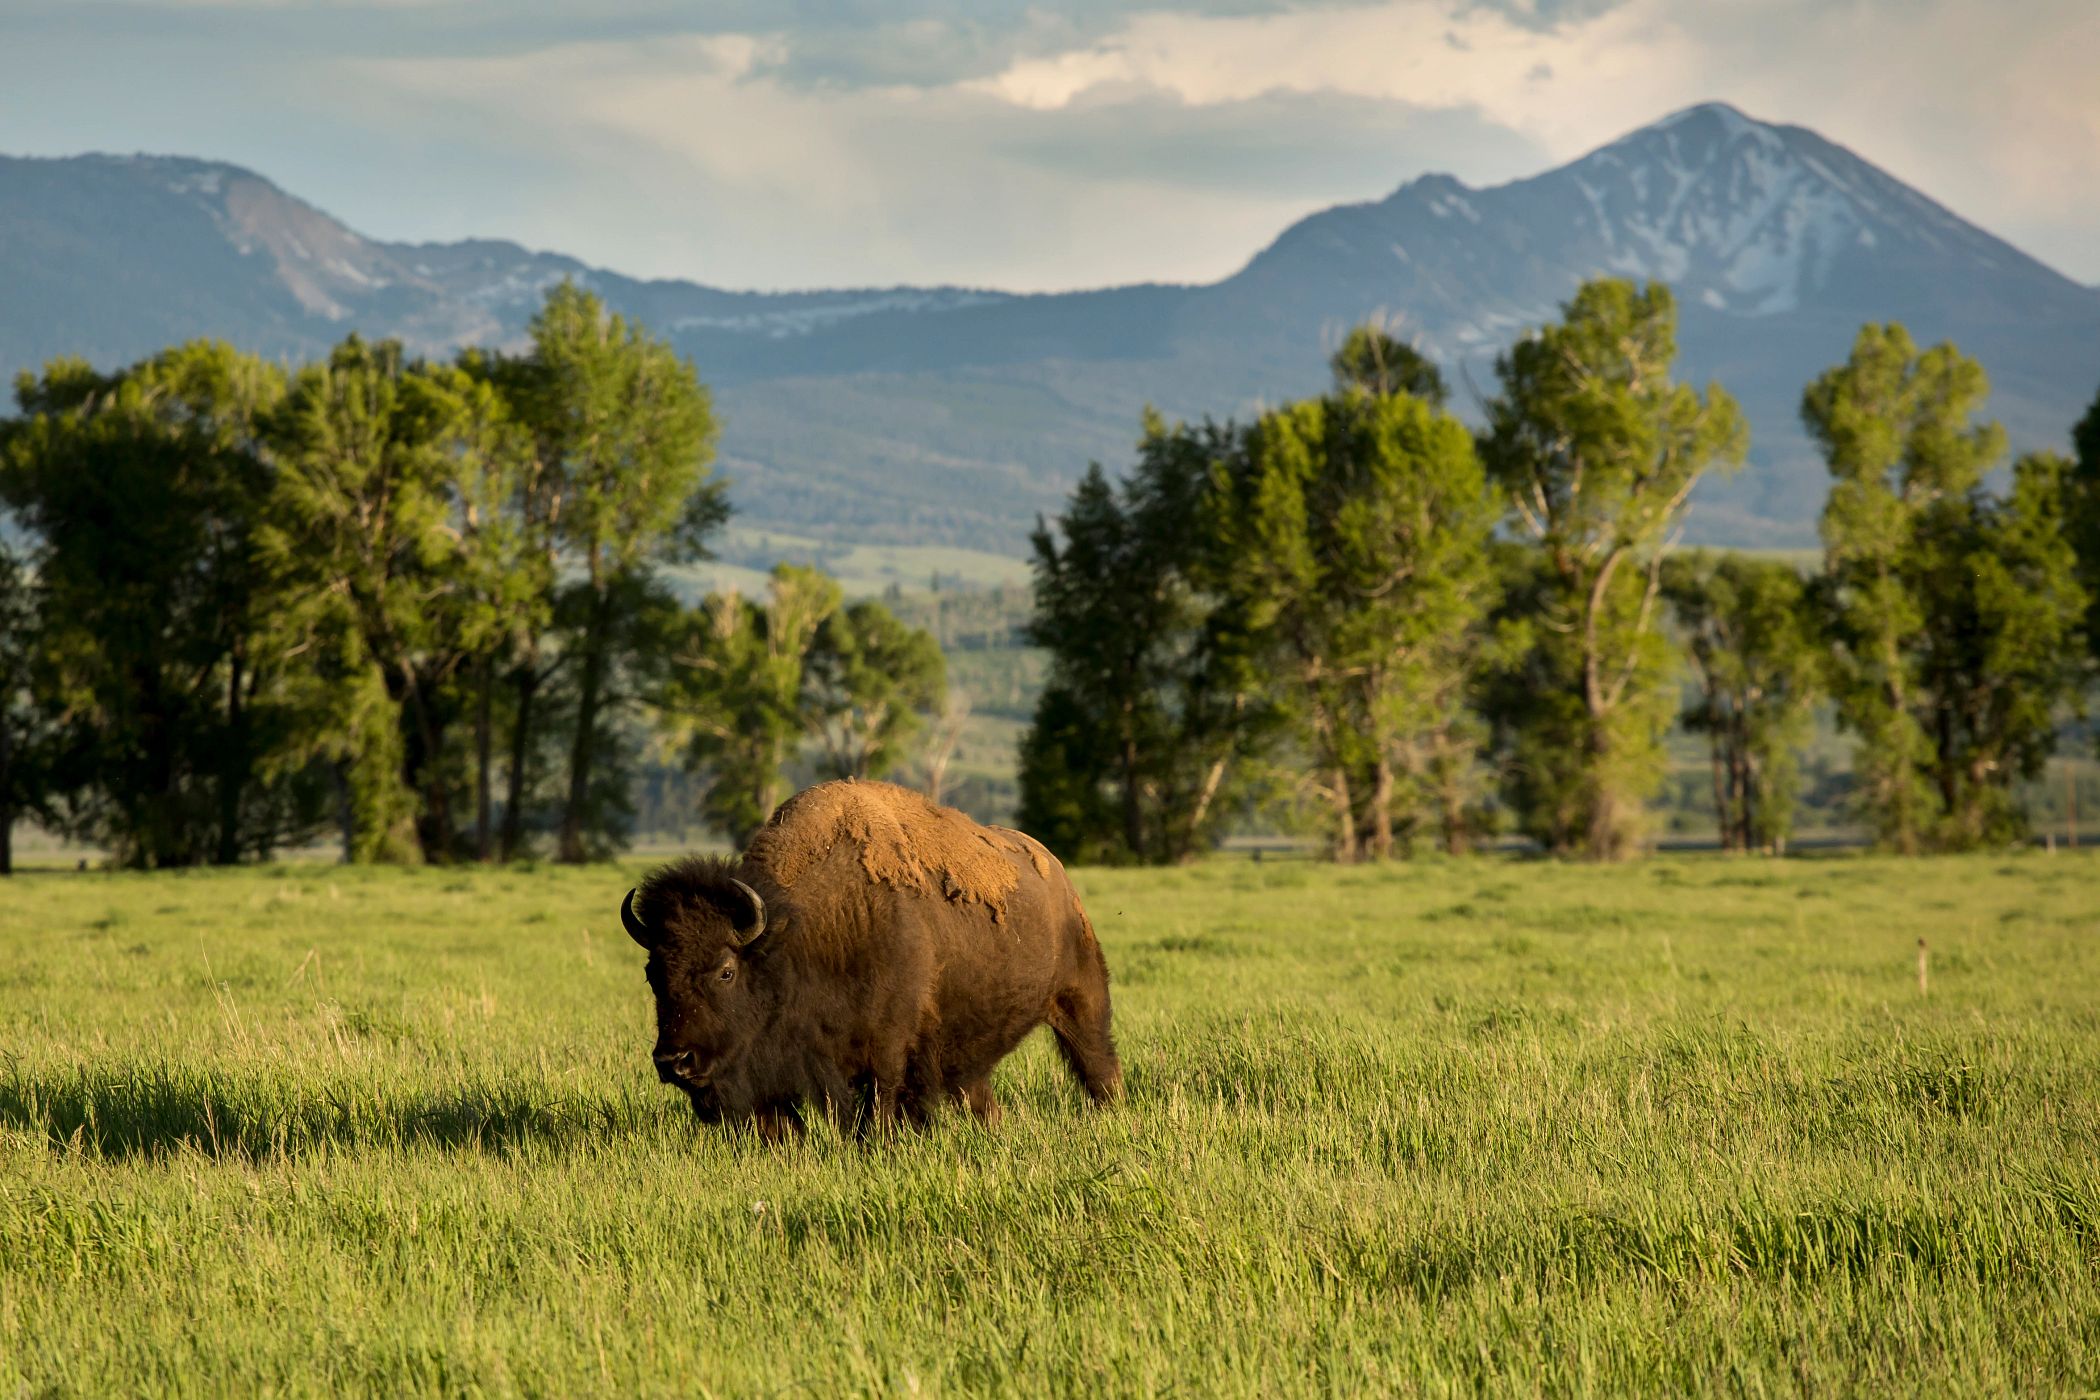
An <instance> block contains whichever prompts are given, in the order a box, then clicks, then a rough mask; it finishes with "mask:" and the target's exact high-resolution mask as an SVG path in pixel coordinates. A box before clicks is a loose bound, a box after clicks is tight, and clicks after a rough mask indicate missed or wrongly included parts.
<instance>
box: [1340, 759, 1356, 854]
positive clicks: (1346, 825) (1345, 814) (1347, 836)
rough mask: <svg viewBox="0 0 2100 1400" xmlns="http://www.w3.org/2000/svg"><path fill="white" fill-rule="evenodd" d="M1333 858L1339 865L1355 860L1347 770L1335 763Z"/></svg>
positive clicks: (1354, 832)
mask: <svg viewBox="0 0 2100 1400" xmlns="http://www.w3.org/2000/svg"><path fill="white" fill-rule="evenodd" d="M1334 815H1335V821H1334V858H1335V862H1336V863H1337V864H1340V865H1354V864H1356V860H1357V854H1358V852H1357V847H1356V811H1355V807H1354V804H1353V803H1351V802H1350V800H1349V770H1348V769H1347V768H1345V767H1343V766H1342V765H1341V764H1339V763H1337V764H1335V765H1334Z"/></svg>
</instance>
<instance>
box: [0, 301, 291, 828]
mask: <svg viewBox="0 0 2100 1400" xmlns="http://www.w3.org/2000/svg"><path fill="white" fill-rule="evenodd" d="M283 390H284V382H283V376H282V375H281V374H280V373H279V372H278V371H277V370H276V369H274V368H272V367H271V366H269V365H266V364H264V363H263V362H261V361H260V360H256V359H253V358H250V357H247V356H243V355H241V354H239V353H237V352H235V351H234V350H233V349H232V348H230V347H228V346H225V345H222V344H217V343H213V342H204V341H199V342H196V343H193V344H190V345H185V346H182V347H180V348H177V349H174V350H169V351H166V352H164V353H162V354H160V355H158V356H156V357H154V358H153V359H151V360H148V361H145V362H144V363H142V364H139V365H136V366H133V367H132V368H130V369H128V370H124V371H121V372H119V373H116V374H112V375H101V374H97V373H95V372H94V371H92V370H90V369H88V368H87V367H86V366H85V365H83V364H80V363H78V362H75V361H55V362H53V363H52V364H51V365H50V366H49V367H47V369H46V371H45V373H44V375H43V376H42V377H41V378H40V379H39V378H34V377H31V376H28V375H24V376H23V377H22V378H21V379H20V380H19V381H18V382H17V386H16V397H17V400H18V402H19V404H20V407H21V412H22V418H21V419H20V420H19V421H18V422H16V423H15V424H14V425H13V426H12V428H11V430H10V431H9V432H8V434H7V437H6V444H5V453H6V456H5V461H4V463H0V498H4V499H5V500H6V502H7V503H8V504H9V505H10V506H12V507H13V509H14V511H15V512H16V514H17V518H18V520H19V521H20V523H21V525H22V526H23V527H24V528H25V529H26V531H27V532H28V534H29V537H30V540H31V541H32V546H31V547H32V550H33V552H32V554H31V556H30V567H32V568H33V570H34V572H35V576H36V589H37V592H38V594H39V597H40V601H41V611H42V617H43V621H42V625H41V628H40V632H39V639H38V643H37V646H38V650H39V652H40V657H39V666H38V670H39V673H40V683H39V687H40V689H41V690H42V691H43V704H44V706H45V707H46V708H47V709H48V710H50V711H51V712H53V713H55V714H57V715H58V716H60V719H59V721H58V731H59V732H58V733H57V734H56V735H55V736H54V743H55V752H54V754H53V758H52V765H53V766H52V775H53V781H54V784H55V785H56V786H57V787H58V789H59V790H60V791H61V792H62V793H63V794H64V801H63V803H62V804H60V805H59V809H58V810H56V811H55V812H54V813H53V815H52V818H51V820H52V821H53V823H54V824H55V825H57V826H59V827H60V828H61V829H62V830H65V831H66V832H68V833H69V834H71V835H74V836H76V837H78V838H80V839H83V840H88V841H92V842H95V843H98V844H101V845H103V846H104V847H106V848H107V849H109V850H110V851H112V852H113V853H114V854H115V856H116V858H117V859H118V860H120V861H122V862H124V863H126V864H132V865H157V866H171V865H189V864H194V863H197V862H201V861H206V860H210V861H216V862H221V863H225V862H231V861H233V860H236V859H238V858H240V857H241V856H243V855H246V854H250V853H253V852H257V851H261V850H267V849H269V848H270V847H271V846H272V845H274V844H276V843H278V842H281V841H285V840H292V839H297V838H299V837H301V836H302V835H304V834H306V833H307V832H309V831H311V830H312V828H313V827H314V825H315V824H316V822H317V817H318V808H317V797H318V794H317V791H316V790H315V789H314V787H313V785H312V783H311V782H310V781H308V779H309V776H310V775H308V774H306V773H305V772H304V771H303V770H289V771H285V772H282V773H280V774H279V775H278V776H277V777H276V779H275V780H273V781H266V780H264V779H263V778H262V776H261V774H260V769H261V767H262V765H263V763H264V760H265V757H266V755H268V754H270V753H271V752H273V751H274V750H275V749H276V748H277V747H278V746H279V745H280V744H282V743H283V742H284V741H285V739H286V736H287V732H288V729H289V728H290V720H291V717H290V716H289V715H288V713H287V709H286V707H285V705H284V704H283V703H282V697H281V695H280V694H279V685H280V682H281V680H282V676H283V666H282V658H279V657H276V656H273V655H270V654H269V653H268V652H267V650H266V648H265V647H264V646H263V645H262V637H263V634H264V632H265V629H266V628H267V626H268V624H269V620H270V619H269V613H270V609H271V606H272V598H273V595H272V581H271V578H270V576H269V573H268V568H267V564H266V561H265V559H264V558H263V555H262V553H261V551H260V550H259V548H258V544H257V541H258V534H259V531H260V528H261V525H262V517H263V511H264V508H265V504H266V502H267V501H268V500H269V498H270V495H271V485H270V482H271V469H270V465H269V462H268V460H267V457H266V453H265V450H264V446H263V443H262V440H261V434H262V428H263V425H264V423H265V421H266V420H267V418H268V415H269V414H270V412H271V411H272V409H273V407H274V405H275V404H276V401H277V400H278V398H279V397H280V396H281V394H282V393H283Z"/></svg>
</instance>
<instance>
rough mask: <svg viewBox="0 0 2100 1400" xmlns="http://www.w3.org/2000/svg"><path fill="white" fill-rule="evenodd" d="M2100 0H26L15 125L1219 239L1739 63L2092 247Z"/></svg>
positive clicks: (627, 203) (2062, 252) (236, 156)
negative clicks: (689, 0)
mask: <svg viewBox="0 0 2100 1400" xmlns="http://www.w3.org/2000/svg"><path fill="white" fill-rule="evenodd" d="M2096 74H2100V0H1995V2H1994V3H1991V2H1986V0H1381V3H1358V2H1357V0H1197V3H1176V0H1155V3H1152V4H1134V3H1125V0H1086V2H1085V3H1080V4H1069V5H1054V4H1024V3H1016V0H887V2H886V3H876V0H721V2H720V3H705V4H671V3H666V2H665V0H601V3H592V4H583V3H572V4H556V3H552V0H334V2H333V3H328V2H327V0H316V2H315V3H302V2H301V0H130V2H129V3H101V0H0V151H5V152H7V153H10V154H35V155H59V154H71V153H75V152H80V151H88V150H108V151H127V152H128V151H152V152H172V153H181V154H188V155H199V156H208V157H214V158H219V159H224V160H230V161H234V162H237V163H239V164H243V165H247V166H251V167H253V168H255V169H257V170H259V171H261V172H263V173H264V174H266V175H269V176H270V177H271V178H273V179H275V180H276V181H277V182H278V183H279V184H281V185H283V186H285V187H286V188H287V189H289V190H291V191H292V192H294V193H296V194H299V195H301V196H303V197H304V198H307V199H309V200H311V201H312V202H314V203H315V204H318V205H319V206H321V207H322V208H324V209H326V210H328V211H329V212H330V213H332V214H335V215H337V216H338V217H341V218H343V219H344V220H346V221H347V222H349V223H350V224H351V225H352V226H354V227H356V228H358V229H359V230H361V231H363V232H365V233H368V234H371V235H374V236H377V237H382V238H389V239H449V238H459V237H465V236H468V235H489V236H500V237H507V238H513V239H516V240H518V241H520V242H523V243H526V244H529V245H531V246H534V247H541V248H550V249H555V250H558V251H562V252H568V253H573V254H575V255H576V256H579V257H581V258H584V259H585V260H587V261H590V262H593V263H597V264H601V265H604V266H608V267H612V268H615V269H618V270H620V271H623V272H629V273H635V274H640V275H651V276H676V277H689V278H694V279H697V280H700V281H705V282H710V283H713V284H716V285H720V286H729V287H760V288H783V287H807V286H836V285H844V284H855V285H859V284H890V283H902V282H931V281H943V282H957V283H965V284H971V285H988V286H999V287H1010V288H1018V289H1033V288H1055V287H1074V286H1090V285H1101V284H1105V283H1114V282H1125V281H1135V280H1144V279H1159V280H1177V281H1190V280H1208V279H1210V278H1214V277H1218V276H1222V275H1225V274H1226V273H1229V272H1230V271H1232V270H1233V268H1235V267H1236V266H1238V265H1239V264H1240V263H1241V262H1242V261H1244V260H1245V258H1246V257H1247V256H1248V255H1249V254H1250V253H1252V252H1253V251H1254V250H1255V249H1256V248H1258V247H1259V246H1260V245H1261V244H1263V243H1264V242H1266V241H1267V240H1268V239H1269V238H1271V237H1273V236H1274V235H1275V234H1276V233H1277V232H1278V231H1279V230H1280V229H1282V228H1283V227H1284V226H1285V225H1286V224H1288V223H1289V222H1290V221H1291V220H1293V219H1294V218H1297V217H1298V216H1300V215H1302V214H1304V213H1307V212H1309V211H1311V210H1313V209H1316V208H1319V207H1322V206H1324V205H1327V204H1331V203H1335V202H1339V201H1342V200H1351V199H1366V198H1375V197H1378V196H1381V195H1383V194H1385V193H1386V192H1388V191H1389V190H1391V189H1392V188H1393V187H1394V186H1395V185H1397V184H1399V183H1400V182H1401V181H1403V180H1405V179H1408V178H1411V177H1413V176H1415V175H1418V174H1421V173H1423V172H1425V171H1429V170H1447V171H1450V172H1452V173H1455V174H1457V175H1458V176H1459V177H1460V178H1462V179H1464V180H1466V181H1468V182H1469V183H1473V184H1486V183H1493V182H1497V181H1501V180H1506V179H1510V178H1514V177H1517V176H1521V175H1526V174H1530V173H1533V172H1535V171H1537V170H1540V169H1543V168H1545V167H1547V166H1549V165H1552V164H1556V163H1558V162H1560V161H1563V160H1566V159H1570V158H1572V157H1574V156H1577V155H1580V154H1582V153H1583V152H1584V151H1586V150H1588V149H1590V148H1591V147H1593V146H1596V145H1598V144H1601V143H1602V142H1604V141H1606V140H1609V139H1611V138H1612V137H1614V136H1617V135H1619V134H1621V133H1623V132H1624V131H1627V130H1630V129H1632V128H1633V127H1636V126H1640V125H1642V124H1644V123H1646V122H1648V121H1650V120H1653V119H1654V118H1656V117H1658V116H1661V115H1663V114H1664V113H1665V112H1668V111H1671V110H1674V109H1676V108H1678V107H1682V106H1686V105H1689V104H1691V103H1693V102H1698V101H1703V100H1706V99H1709V98H1718V99H1722V100H1726V101H1730V102H1733V103H1735V104H1736V105H1737V106H1739V107H1741V108H1743V109H1744V110H1745V111H1747V112H1749V113H1751V114H1752V115H1754V116H1759V117H1764V118H1767V119H1771V120H1776V121H1789V122H1797V123H1800V124H1803V125H1806V126H1811V127H1814V128H1816V129H1817V130H1819V131H1821V132H1822V133H1823V134H1824V135H1825V136H1828V137H1830V138H1831V139H1833V140H1835V141H1838V142H1840V143H1842V144H1844V145H1847V146H1850V147H1851V148H1852V149H1854V150H1856V151H1858V152H1859V153H1860V154H1861V155H1864V156H1866V157H1867V158H1868V159H1870V160H1873V161H1875V162H1877V163H1879V164H1881V165H1883V166H1884V167H1886V168H1887V169H1889V170H1890V171H1892V172H1893V173H1895V174H1896V175H1898V176H1900V177H1901V178H1903V179H1906V180H1908V181H1910V182H1912V183H1913V184H1916V185H1917V186H1919V187H1920V188H1921V189H1923V190H1924V191H1925V192H1926V193H1928V194H1930V195H1932V196H1934V197H1935V198H1937V199H1939V200H1941V201H1942V202H1944V203H1946V204H1948V205H1949V206H1951V207H1952V208H1953V209H1954V210H1955V211H1956V212H1958V213H1960V214H1962V215H1964V216H1966V217H1968V218H1970V219H1973V220H1975V221H1976V222H1978V223H1981V224H1983V225H1984V226H1985V227H1987V228H1990V229H1991V230H1992V231H1993V232H1996V233H1998V234H2001V235H2002V236H2005V237H2007V238H2010V239H2011V240H2012V241H2014V242H2015V243H2017V244H2019V245H2020V246H2022V247H2024V248H2026V249H2027V250H2028V251H2030V252H2032V253H2034V254H2036V255H2037V256H2039V257H2041V258H2043V259H2044V260H2045V261H2047V262H2050V263H2052V264H2054V265H2055V266H2057V267H2059V268H2061V269H2062V270H2064V271H2065V272H2067V273H2070V274H2071V275H2073V276H2075V277H2077V278H2079V279H2080V280H2082V281H2086V282H2100V78H2096V77H2095V75H2096Z"/></svg>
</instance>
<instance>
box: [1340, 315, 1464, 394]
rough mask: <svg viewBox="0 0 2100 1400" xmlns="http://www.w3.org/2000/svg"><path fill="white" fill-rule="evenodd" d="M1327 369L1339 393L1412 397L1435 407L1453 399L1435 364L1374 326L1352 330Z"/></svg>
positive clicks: (1401, 341) (1406, 344) (1363, 326)
mask: <svg viewBox="0 0 2100 1400" xmlns="http://www.w3.org/2000/svg"><path fill="white" fill-rule="evenodd" d="M1327 367H1328V369H1329V370H1331V371H1332V372H1333V374H1334V382H1335V388H1336V389H1337V390H1346V389H1352V388H1353V389H1361V390H1363V391H1364V392H1365V393H1367V394H1369V395H1371V396H1372V397H1373V398H1385V397H1386V396H1387V395H1390V394H1410V395H1412V396H1414V397H1415V398H1418V399H1420V400H1422V401H1423V402H1424V403H1427V404H1429V405H1431V406H1432V407H1435V408H1442V407H1443V406H1444V403H1445V401H1446V400H1447V399H1448V398H1449V397H1450V391H1449V390H1448V389H1447V388H1446V387H1445V385H1444V376H1443V373H1442V372H1441V371H1440V370H1438V369H1437V367H1436V364H1435V362H1434V361H1432V360H1431V359H1430V358H1429V357H1428V356H1426V355H1424V354H1423V353H1422V352H1421V351H1419V350H1417V349H1415V347H1414V346H1412V345H1409V344H1408V343H1406V342H1405V341H1403V340H1399V339H1397V338H1395V337H1394V336H1393V335H1391V334H1390V333H1389V332H1387V331H1386V330H1384V329H1383V328H1381V327H1379V326H1377V325H1374V324H1365V325H1361V326H1357V327H1356V328H1354V329H1353V330H1351V331H1350V332H1349V334H1348V336H1347V337H1346V338H1345V339H1344V340H1343V341H1342V345H1341V348H1340V349H1339V350H1336V351H1335V352H1334V354H1333V356H1332V357H1331V358H1330V359H1329V360H1328V361H1327Z"/></svg>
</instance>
